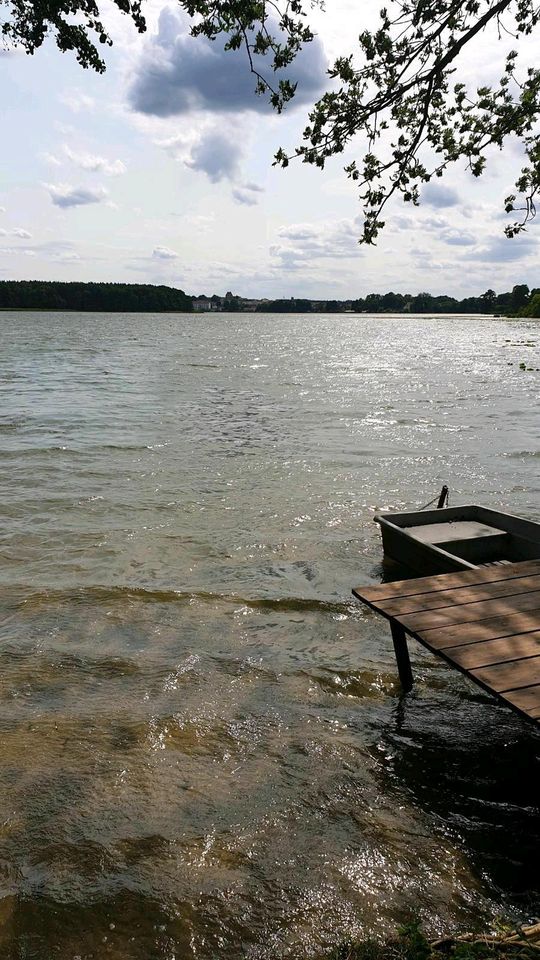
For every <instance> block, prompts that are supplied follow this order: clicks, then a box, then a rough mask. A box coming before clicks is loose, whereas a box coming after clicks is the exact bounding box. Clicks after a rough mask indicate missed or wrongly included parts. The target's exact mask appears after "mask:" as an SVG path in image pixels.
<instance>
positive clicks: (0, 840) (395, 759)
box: [0, 312, 540, 960]
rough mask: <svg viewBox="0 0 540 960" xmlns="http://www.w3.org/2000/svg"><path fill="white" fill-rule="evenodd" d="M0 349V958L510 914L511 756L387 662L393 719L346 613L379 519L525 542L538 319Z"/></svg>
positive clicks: (523, 744)
mask: <svg viewBox="0 0 540 960" xmlns="http://www.w3.org/2000/svg"><path fill="white" fill-rule="evenodd" d="M0 330H1V342H2V351H1V359H0V391H1V392H0V450H1V457H0V484H1V490H2V496H1V528H0V529H1V540H0V584H1V601H0V604H1V609H0V614H1V617H0V661H1V662H0V667H1V669H0V731H1V746H2V749H1V752H0V816H1V829H0V886H1V898H0V955H1V956H2V957H3V958H12V957H13V958H22V957H24V958H25V960H49V958H52V957H56V956H58V957H60V958H62V960H76V958H78V960H89V958H100V960H101V958H105V957H106V958H114V960H127V958H129V960H153V958H156V960H173V958H176V960H179V958H182V960H184V958H190V957H193V958H200V960H213V958H217V957H219V958H220V960H238V958H241V957H245V958H249V960H271V958H272V960H275V958H281V957H290V958H295V960H296V958H299V960H303V958H312V957H313V958H315V957H321V956H322V955H323V953H324V950H326V949H328V948H329V946H331V945H332V944H335V943H336V942H337V941H338V940H339V939H340V938H343V937H346V936H357V935H358V936H361V935H366V934H369V933H374V934H384V933H387V932H388V931H390V930H392V929H394V928H395V925H396V924H398V923H399V922H401V921H402V920H403V919H404V918H406V917H407V916H408V914H409V913H410V911H411V910H413V911H416V912H417V913H419V914H420V915H421V916H422V917H423V918H424V920H425V923H426V928H427V930H428V931H429V932H430V933H433V934H436V933H438V932H440V931H442V930H456V929H469V928H479V927H480V928H481V927H482V926H483V925H484V924H485V923H487V922H489V919H490V918H492V917H493V916H494V915H496V914H498V915H508V916H514V917H516V916H517V917H520V918H524V917H526V916H529V915H531V914H535V913H538V888H539V882H538V871H537V864H538V857H539V853H540V828H539V825H538V792H537V787H536V785H535V782H534V776H535V769H534V765H535V764H536V765H537V760H536V757H537V755H538V745H539V739H540V738H539V737H538V735H537V733H536V731H535V730H534V729H533V728H532V727H531V726H529V725H527V723H526V722H525V721H522V720H521V719H520V718H519V717H518V716H516V715H513V714H511V713H509V711H507V710H506V709H505V708H504V707H502V706H501V705H500V704H499V703H497V702H496V701H495V700H494V699H493V698H491V697H490V696H488V695H487V694H484V693H483V692H482V691H481V690H480V689H479V688H478V687H475V686H473V685H472V684H470V683H469V682H468V681H466V680H465V679H464V678H463V677H462V676H461V675H459V674H458V673H457V671H452V670H450V669H448V668H447V667H446V666H445V665H444V663H443V662H442V661H440V660H438V659H435V658H434V657H432V656H431V655H430V654H428V653H427V652H426V651H424V650H422V649H420V648H419V647H418V646H416V645H415V644H413V643H411V647H412V648H413V649H412V654H413V666H414V670H415V675H416V678H417V682H416V685H415V688H414V690H413V691H412V693H411V694H409V695H407V696H406V697H403V696H402V695H401V692H400V687H399V683H398V681H397V673H396V668H395V663H394V657H393V651H392V645H391V640H390V637H389V631H388V628H387V625H386V623H385V622H384V621H382V620H381V619H379V618H377V617H376V616H375V615H374V614H373V613H371V612H370V611H368V610H367V609H366V608H364V607H362V606H361V605H360V604H358V603H356V602H355V601H354V600H353V598H352V596H351V587H352V586H354V585H356V584H359V583H365V582H367V581H369V580H373V581H375V582H376V581H378V580H380V578H381V576H382V566H381V556H382V552H381V545H380V538H379V533H378V528H377V527H376V525H375V524H374V523H373V519H372V518H373V514H374V512H375V510H376V509H378V508H388V509H397V510H400V509H405V508H408V507H412V508H416V507H419V506H421V505H423V504H424V503H425V502H427V501H428V500H431V499H432V498H433V497H434V496H436V494H437V493H438V491H439V489H440V487H441V485H442V483H443V482H446V483H448V484H449V487H450V503H456V502H481V503H485V504H489V505H490V506H493V507H495V508H497V509H503V510H509V511H510V512H514V513H517V514H522V515H524V516H526V517H529V518H530V519H533V520H537V521H540V498H539V489H540V482H539V473H538V466H539V463H540V459H539V458H540V443H539V423H540V419H539V402H538V395H539V390H538V387H539V384H540V379H539V377H540V374H539V372H538V369H537V368H539V367H540V355H539V349H538V340H539V335H538V331H539V327H538V322H535V321H517V320H493V319H483V318H478V317H444V318H443V317H440V318H436V319H433V318H430V317H412V316H411V317H409V316H407V317H406V316H400V317H389V316H377V317H370V316H363V315H359V316H356V315H352V314H346V315H337V316H336V315H326V316H323V315H320V316H319V315H310V316H301V315H289V316H286V315H279V316H278V315H255V314H254V315H250V314H241V315H233V314H231V315H227V314H219V315H189V316H182V315H178V316H176V315H174V316H173V315H140V314H139V315H127V314H126V315H103V314H96V315H93V314H85V315H78V314H59V313H55V314H46V313H36V314H32V313H13V314H10V313H6V312H4V313H0ZM520 364H524V365H525V367H526V369H521V367H520ZM528 368H531V369H528Z"/></svg>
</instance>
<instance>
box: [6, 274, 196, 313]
mask: <svg viewBox="0 0 540 960" xmlns="http://www.w3.org/2000/svg"><path fill="white" fill-rule="evenodd" d="M192 308H193V303H192V298H191V297H188V296H186V294H185V293H184V292H183V290H176V289H174V287H164V286H161V287H154V286H152V285H151V284H149V283H60V282H57V281H45V280H1V281H0V309H12V310H78V311H86V310H88V311H96V312H104V313H123V312H126V313H135V312H146V311H148V312H152V313H186V312H188V311H191V310H192Z"/></svg>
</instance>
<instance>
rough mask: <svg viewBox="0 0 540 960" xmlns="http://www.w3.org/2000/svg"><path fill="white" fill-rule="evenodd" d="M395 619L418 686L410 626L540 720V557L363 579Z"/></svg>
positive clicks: (400, 652) (397, 640) (365, 593)
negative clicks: (395, 578)
mask: <svg viewBox="0 0 540 960" xmlns="http://www.w3.org/2000/svg"><path fill="white" fill-rule="evenodd" d="M353 594H354V595H355V596H356V597H357V598H358V599H359V600H361V601H362V602H363V603H366V604H367V605H368V606H370V607H371V608H372V609H373V610H375V611H377V612H378V613H381V614H382V615H383V616H385V617H386V618H387V619H388V620H389V621H390V626H391V629H392V638H393V641H394V648H395V652H396V659H397V663H398V670H399V675H400V679H401V682H402V684H403V686H404V687H405V689H409V688H410V687H411V686H412V672H411V666H410V660H409V656H408V651H407V642H406V634H409V635H410V636H412V637H414V638H415V639H416V640H419V641H420V643H422V644H423V645H424V646H425V647H427V648H428V649H429V650H431V651H432V652H433V653H437V654H439V655H440V656H442V657H444V659H445V660H446V661H447V662H448V663H450V664H451V665H452V666H455V667H456V668H457V669H458V670H460V671H461V672H462V673H464V674H466V675H467V676H468V677H470V679H471V680H474V681H475V682H476V683H478V684H479V685H480V686H482V687H483V688H484V689H485V690H488V691H489V692H490V693H493V694H494V695H495V696H497V697H499V699H501V700H503V701H504V702H505V703H506V704H507V705H508V706H509V707H511V708H512V709H514V710H517V711H518V712H519V713H521V714H522V715H524V716H526V717H527V718H528V719H529V720H534V721H536V722H538V721H539V720H540V561H536V560H532V561H526V562H523V563H514V564H504V565H501V566H497V567H478V568H476V569H475V570H466V571H463V572H462V573H448V574H442V575H439V576H435V577H421V578H419V579H416V580H402V581H399V582H396V583H388V584H379V585H377V586H369V585H366V586H365V587H356V588H355V589H354V590H353Z"/></svg>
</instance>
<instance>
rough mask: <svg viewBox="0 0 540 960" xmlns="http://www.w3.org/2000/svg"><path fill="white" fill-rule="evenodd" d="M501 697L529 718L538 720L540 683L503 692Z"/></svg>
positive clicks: (539, 716) (539, 712) (539, 717)
mask: <svg viewBox="0 0 540 960" xmlns="http://www.w3.org/2000/svg"><path fill="white" fill-rule="evenodd" d="M503 698H504V700H506V701H508V704H509V705H510V706H512V707H516V708H517V709H518V710H520V711H521V712H522V713H524V714H526V715H527V716H528V717H531V719H533V720H540V685H536V686H533V687H523V688H522V689H521V690H511V691H510V692H509V693H505V694H504V695H503Z"/></svg>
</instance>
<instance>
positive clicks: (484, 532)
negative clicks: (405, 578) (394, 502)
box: [402, 520, 507, 544]
mask: <svg viewBox="0 0 540 960" xmlns="http://www.w3.org/2000/svg"><path fill="white" fill-rule="evenodd" d="M402 529H403V530H404V531H405V533H409V534H411V536H413V537H416V539H417V540H422V541H423V542H424V543H433V544H442V543H451V542H452V541H453V540H476V539H477V538H479V537H496V536H500V537H505V536H506V535H507V534H506V531H505V530H499V529H498V527H491V526H489V525H488V524H487V523H481V522H480V521H478V520H446V521H445V522H443V523H424V524H416V525H415V526H413V527H403V528H402Z"/></svg>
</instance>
